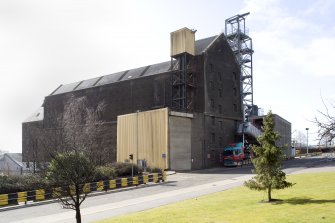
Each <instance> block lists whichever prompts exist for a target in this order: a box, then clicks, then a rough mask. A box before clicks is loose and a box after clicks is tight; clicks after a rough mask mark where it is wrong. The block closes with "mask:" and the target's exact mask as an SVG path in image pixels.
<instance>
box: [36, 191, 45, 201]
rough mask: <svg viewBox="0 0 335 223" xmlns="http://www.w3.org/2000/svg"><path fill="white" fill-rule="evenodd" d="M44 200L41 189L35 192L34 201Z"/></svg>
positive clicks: (43, 193) (43, 192)
mask: <svg viewBox="0 0 335 223" xmlns="http://www.w3.org/2000/svg"><path fill="white" fill-rule="evenodd" d="M44 199H45V191H44V190H43V189H40V190H36V200H38V201H42V200H44Z"/></svg>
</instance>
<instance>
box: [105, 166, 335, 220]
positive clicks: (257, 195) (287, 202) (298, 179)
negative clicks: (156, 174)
mask: <svg viewBox="0 0 335 223" xmlns="http://www.w3.org/2000/svg"><path fill="white" fill-rule="evenodd" d="M287 178H288V180H289V181H290V182H294V183H296V185H294V186H293V187H292V188H288V189H285V190H279V191H274V192H273V195H272V197H273V198H275V199H281V200H282V201H278V202H276V203H262V202H260V201H261V200H263V199H266V193H265V192H258V191H251V190H249V189H247V188H246V187H238V188H234V189H231V190H227V191H223V192H219V193H215V194H211V195H206V196H202V197H198V198H194V199H190V200H185V201H182V202H178V203H175V204H171V205H166V206H162V207H159V208H154V209H150V210H147V211H142V212H139V213H134V214H129V215H125V216H122V217H117V218H112V219H107V220H104V221H99V223H116V222H118V223H120V222H124V223H126V222H127V223H131V222H134V223H135V222H136V223H139V222H145V223H152V222H154V223H155V222H157V223H165V222H166V223H177V222H180V223H185V222H190V223H218V222H220V223H221V222H238V223H240V222H248V223H252V222H266V223H268V222H278V223H283V222H292V223H297V222H299V223H300V222H312V223H315V222H329V223H330V222H332V223H333V222H335V172H327V173H308V174H299V175H291V176H288V177H287Z"/></svg>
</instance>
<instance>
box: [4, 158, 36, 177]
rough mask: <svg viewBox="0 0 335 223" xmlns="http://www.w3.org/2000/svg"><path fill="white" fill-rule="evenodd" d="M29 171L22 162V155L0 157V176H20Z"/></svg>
mask: <svg viewBox="0 0 335 223" xmlns="http://www.w3.org/2000/svg"><path fill="white" fill-rule="evenodd" d="M29 170H30V169H29V168H28V167H27V166H26V163H24V162H22V153H4V154H3V155H2V156H1V157H0V174H2V175H22V174H23V173H26V172H28V171H29Z"/></svg>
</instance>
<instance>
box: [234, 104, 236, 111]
mask: <svg viewBox="0 0 335 223" xmlns="http://www.w3.org/2000/svg"><path fill="white" fill-rule="evenodd" d="M234 112H237V105H236V104H234Z"/></svg>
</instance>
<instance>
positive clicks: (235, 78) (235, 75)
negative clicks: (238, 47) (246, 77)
mask: <svg viewBox="0 0 335 223" xmlns="http://www.w3.org/2000/svg"><path fill="white" fill-rule="evenodd" d="M233 78H234V81H236V80H237V73H236V72H233Z"/></svg>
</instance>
